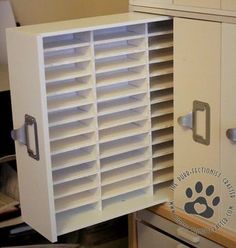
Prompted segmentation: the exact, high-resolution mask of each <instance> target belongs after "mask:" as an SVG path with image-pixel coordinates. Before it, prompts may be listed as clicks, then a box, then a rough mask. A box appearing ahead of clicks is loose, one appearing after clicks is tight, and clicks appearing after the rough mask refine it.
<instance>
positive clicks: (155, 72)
mask: <svg viewBox="0 0 236 248" xmlns="http://www.w3.org/2000/svg"><path fill="white" fill-rule="evenodd" d="M171 73H173V62H172V61H171V62H163V63H158V64H152V65H150V77H156V76H161V75H165V74H171Z"/></svg>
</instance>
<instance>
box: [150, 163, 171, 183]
mask: <svg viewBox="0 0 236 248" xmlns="http://www.w3.org/2000/svg"><path fill="white" fill-rule="evenodd" d="M173 178H174V171H173V168H172V167H170V168H167V169H163V170H158V171H156V172H154V175H153V184H154V185H156V184H160V183H164V182H168V181H171V180H173Z"/></svg>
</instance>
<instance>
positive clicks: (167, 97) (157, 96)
mask: <svg viewBox="0 0 236 248" xmlns="http://www.w3.org/2000/svg"><path fill="white" fill-rule="evenodd" d="M173 99H174V96H173V89H172V88H171V89H165V90H160V91H154V92H151V104H155V103H161V102H166V101H171V100H173Z"/></svg>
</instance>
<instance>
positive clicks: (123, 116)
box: [98, 107, 149, 130]
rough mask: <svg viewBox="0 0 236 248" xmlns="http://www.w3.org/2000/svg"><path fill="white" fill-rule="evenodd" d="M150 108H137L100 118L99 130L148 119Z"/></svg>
mask: <svg viewBox="0 0 236 248" xmlns="http://www.w3.org/2000/svg"><path fill="white" fill-rule="evenodd" d="M148 117H149V116H148V108H147V107H142V108H136V109H130V110H127V111H121V112H118V113H114V114H109V115H105V116H101V117H99V118H98V126H99V130H102V129H106V128H111V127H117V126H120V125H124V124H128V123H131V122H135V121H141V120H144V119H148Z"/></svg>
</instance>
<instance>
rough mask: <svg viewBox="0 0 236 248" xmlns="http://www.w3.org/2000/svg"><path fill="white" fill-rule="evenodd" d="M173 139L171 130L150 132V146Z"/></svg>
mask: <svg viewBox="0 0 236 248" xmlns="http://www.w3.org/2000/svg"><path fill="white" fill-rule="evenodd" d="M173 139H174V137H173V128H172V127H170V128H166V129H162V130H159V131H155V132H152V144H153V145H157V144H161V143H163V142H167V141H172V140H173Z"/></svg>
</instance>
